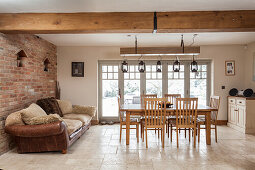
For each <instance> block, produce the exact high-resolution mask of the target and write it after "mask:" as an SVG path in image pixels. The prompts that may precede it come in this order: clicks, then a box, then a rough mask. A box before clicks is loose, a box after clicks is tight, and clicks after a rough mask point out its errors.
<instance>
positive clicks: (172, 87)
mask: <svg viewBox="0 0 255 170" xmlns="http://www.w3.org/2000/svg"><path fill="white" fill-rule="evenodd" d="M184 74H185V72H184V65H180V71H179V72H174V71H173V65H172V64H171V65H168V94H181V95H182V97H184V83H185V82H184Z"/></svg>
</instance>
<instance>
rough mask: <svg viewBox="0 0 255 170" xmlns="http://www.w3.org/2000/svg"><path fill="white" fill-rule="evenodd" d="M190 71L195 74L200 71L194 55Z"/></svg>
mask: <svg viewBox="0 0 255 170" xmlns="http://www.w3.org/2000/svg"><path fill="white" fill-rule="evenodd" d="M190 69H191V72H193V73H196V72H197V70H198V65H197V62H196V61H195V58H194V55H193V59H192V62H191V63H190Z"/></svg>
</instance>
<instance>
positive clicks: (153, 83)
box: [146, 80, 162, 97]
mask: <svg viewBox="0 0 255 170" xmlns="http://www.w3.org/2000/svg"><path fill="white" fill-rule="evenodd" d="M146 94H157V95H158V97H162V80H146Z"/></svg>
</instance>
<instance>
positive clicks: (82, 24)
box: [0, 10, 255, 34]
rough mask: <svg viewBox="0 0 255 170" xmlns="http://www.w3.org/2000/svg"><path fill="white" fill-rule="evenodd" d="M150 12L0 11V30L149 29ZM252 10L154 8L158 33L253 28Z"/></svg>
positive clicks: (65, 31) (93, 31) (70, 31)
mask: <svg viewBox="0 0 255 170" xmlns="http://www.w3.org/2000/svg"><path fill="white" fill-rule="evenodd" d="M153 16H154V13H153V12H106V13H17V14H12V13H1V14H0V32H2V33H30V34H41V33H46V34H64V33H151V32H153V28H154V23H153V20H154V18H153ZM254 21H255V10H249V11H192V12H157V30H158V32H159V33H166V32H167V33H184V32H246V31H255V22H254Z"/></svg>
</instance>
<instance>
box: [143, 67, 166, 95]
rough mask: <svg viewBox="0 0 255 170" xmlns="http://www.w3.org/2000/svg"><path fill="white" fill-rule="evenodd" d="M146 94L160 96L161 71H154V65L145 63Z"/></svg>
mask: <svg viewBox="0 0 255 170" xmlns="http://www.w3.org/2000/svg"><path fill="white" fill-rule="evenodd" d="M145 74H146V94H157V96H158V97H162V72H157V71H156V64H155V65H146V70H145Z"/></svg>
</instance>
